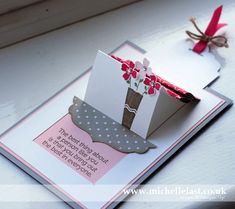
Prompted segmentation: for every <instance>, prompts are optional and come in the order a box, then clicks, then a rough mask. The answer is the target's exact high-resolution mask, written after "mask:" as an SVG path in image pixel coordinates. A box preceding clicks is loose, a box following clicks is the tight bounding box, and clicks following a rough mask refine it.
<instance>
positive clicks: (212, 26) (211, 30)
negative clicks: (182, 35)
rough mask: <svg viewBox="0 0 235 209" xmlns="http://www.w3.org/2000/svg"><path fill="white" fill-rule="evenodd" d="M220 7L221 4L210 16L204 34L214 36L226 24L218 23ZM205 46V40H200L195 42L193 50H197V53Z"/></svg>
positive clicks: (221, 7)
mask: <svg viewBox="0 0 235 209" xmlns="http://www.w3.org/2000/svg"><path fill="white" fill-rule="evenodd" d="M222 9H223V6H222V5H221V6H220V7H218V8H217V9H216V10H215V11H214V14H213V16H212V18H211V21H210V23H209V25H208V26H207V28H206V31H205V34H206V35H207V36H214V34H215V33H216V32H217V31H218V30H219V29H220V28H222V27H224V26H225V25H226V24H223V23H222V24H220V23H219V19H220V16H221V13H222ZM206 46H207V42H206V41H203V40H200V41H199V42H198V43H197V44H195V46H194V47H193V51H194V52H197V53H199V54H200V53H201V52H203V51H204V50H205V48H206Z"/></svg>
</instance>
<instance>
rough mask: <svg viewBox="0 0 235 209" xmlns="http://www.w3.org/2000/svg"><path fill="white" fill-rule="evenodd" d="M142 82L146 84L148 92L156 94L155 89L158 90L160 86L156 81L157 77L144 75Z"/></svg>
mask: <svg viewBox="0 0 235 209" xmlns="http://www.w3.org/2000/svg"><path fill="white" fill-rule="evenodd" d="M144 84H145V85H146V86H149V89H148V94H150V95H152V94H156V90H159V89H160V87H161V84H160V83H158V82H157V77H156V76H155V75H150V76H149V77H146V78H145V80H144Z"/></svg>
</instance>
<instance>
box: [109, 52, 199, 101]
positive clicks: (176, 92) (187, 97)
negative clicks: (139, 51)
mask: <svg viewBox="0 0 235 209" xmlns="http://www.w3.org/2000/svg"><path fill="white" fill-rule="evenodd" d="M111 57H112V58H114V59H115V60H117V61H118V62H120V63H122V65H121V69H122V71H125V73H124V74H123V78H124V79H125V80H129V79H130V76H132V77H133V78H136V77H137V72H139V70H138V69H137V68H136V67H135V64H134V62H132V61H130V60H123V59H121V58H120V57H117V56H114V55H111ZM128 69H129V70H130V71H131V72H128ZM151 82H154V83H155V86H154V87H153V86H151ZM144 84H145V85H146V86H149V90H148V94H150V95H152V94H155V93H156V90H159V89H160V88H161V86H162V87H164V88H165V90H166V92H167V93H168V94H169V95H170V96H172V97H175V98H176V99H178V100H181V101H191V100H200V99H199V98H196V97H194V96H193V95H192V94H191V93H189V92H188V91H185V90H184V89H182V88H180V87H178V86H176V85H174V84H172V83H170V82H168V81H166V80H164V79H163V78H161V77H160V76H158V75H155V74H151V75H147V74H146V77H145V79H144Z"/></svg>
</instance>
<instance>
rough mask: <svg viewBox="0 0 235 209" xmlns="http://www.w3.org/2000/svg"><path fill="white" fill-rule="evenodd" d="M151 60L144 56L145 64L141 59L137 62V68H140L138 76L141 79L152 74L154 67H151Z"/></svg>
mask: <svg viewBox="0 0 235 209" xmlns="http://www.w3.org/2000/svg"><path fill="white" fill-rule="evenodd" d="M149 64H150V62H149V60H148V59H146V58H144V60H143V64H142V63H141V62H139V61H136V62H135V66H136V68H137V69H138V70H139V73H138V77H139V79H144V78H145V76H147V77H149V76H150V75H151V74H152V68H151V67H149Z"/></svg>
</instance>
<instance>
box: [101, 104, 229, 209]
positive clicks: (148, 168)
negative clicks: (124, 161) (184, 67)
mask: <svg viewBox="0 0 235 209" xmlns="http://www.w3.org/2000/svg"><path fill="white" fill-rule="evenodd" d="M224 103H225V101H224V100H221V101H220V102H219V103H218V104H217V105H216V106H215V107H214V108H213V109H211V110H210V111H209V112H208V113H207V114H206V115H204V116H203V117H202V118H201V119H200V120H199V121H198V122H197V123H195V124H194V125H193V126H192V127H191V128H190V129H189V130H188V131H187V132H185V133H184V134H183V135H182V136H181V137H180V138H179V139H178V140H177V141H176V142H175V143H174V144H172V145H171V146H170V147H169V148H168V149H167V150H166V151H165V152H163V153H162V154H161V155H160V156H159V157H158V158H156V160H154V161H153V162H152V163H151V164H150V165H149V166H148V167H146V168H145V169H144V170H143V171H142V172H140V173H139V174H138V175H137V176H136V177H135V178H134V179H133V180H132V181H130V182H129V183H128V184H127V186H125V187H123V189H122V190H121V191H120V192H118V193H117V194H116V195H115V196H113V197H112V198H111V199H110V200H109V201H108V202H107V203H106V204H105V205H103V206H102V209H104V208H107V207H108V206H110V205H111V204H112V203H113V202H114V201H115V199H117V198H118V197H120V196H121V195H122V194H123V190H125V189H128V188H130V187H131V186H132V184H133V183H134V182H135V181H137V180H138V179H139V178H140V177H141V176H143V175H144V174H145V173H146V172H148V171H149V170H150V169H151V168H152V167H153V166H154V165H156V164H157V163H158V162H159V161H160V160H161V159H162V158H163V157H164V156H165V155H166V154H167V153H169V152H170V151H171V150H172V149H173V148H174V147H175V146H176V145H177V144H179V143H180V142H181V141H182V140H183V139H184V138H185V137H186V136H187V135H189V134H190V133H191V131H192V130H193V129H195V128H196V127H197V126H199V125H200V124H201V123H202V122H203V121H205V120H206V119H207V118H208V117H209V116H210V115H211V114H212V113H214V112H215V111H216V110H217V109H219V108H220V107H221V106H222V105H223V104H224Z"/></svg>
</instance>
